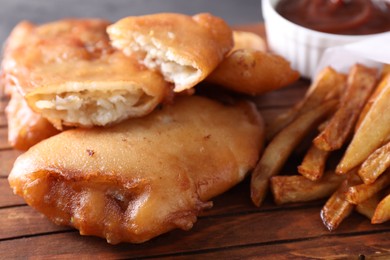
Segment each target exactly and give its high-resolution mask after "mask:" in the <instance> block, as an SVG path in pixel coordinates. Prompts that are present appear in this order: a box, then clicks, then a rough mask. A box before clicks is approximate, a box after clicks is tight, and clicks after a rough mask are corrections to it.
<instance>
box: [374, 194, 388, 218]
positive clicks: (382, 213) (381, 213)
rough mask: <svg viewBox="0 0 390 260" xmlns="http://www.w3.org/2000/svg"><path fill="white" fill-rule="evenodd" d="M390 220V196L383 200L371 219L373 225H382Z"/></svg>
mask: <svg viewBox="0 0 390 260" xmlns="http://www.w3.org/2000/svg"><path fill="white" fill-rule="evenodd" d="M389 219H390V195H387V196H386V197H385V198H384V199H382V200H381V201H380V202H379V204H378V206H377V207H376V209H375V212H374V216H372V218H371V223H372V224H380V223H383V222H386V221H387V220H389Z"/></svg>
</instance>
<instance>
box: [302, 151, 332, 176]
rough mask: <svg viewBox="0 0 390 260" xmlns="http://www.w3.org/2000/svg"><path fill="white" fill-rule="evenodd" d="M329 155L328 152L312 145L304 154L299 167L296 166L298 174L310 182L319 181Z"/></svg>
mask: <svg viewBox="0 0 390 260" xmlns="http://www.w3.org/2000/svg"><path fill="white" fill-rule="evenodd" d="M329 155H330V152H329V151H324V150H321V149H318V147H317V146H315V145H314V144H312V145H311V146H310V148H309V150H308V151H307V152H306V154H305V157H304V158H303V161H302V163H301V165H299V166H298V172H299V173H300V174H301V175H302V176H304V177H306V178H307V179H309V180H312V181H316V180H319V179H321V177H322V175H323V174H324V171H325V166H326V161H327V159H328V157H329Z"/></svg>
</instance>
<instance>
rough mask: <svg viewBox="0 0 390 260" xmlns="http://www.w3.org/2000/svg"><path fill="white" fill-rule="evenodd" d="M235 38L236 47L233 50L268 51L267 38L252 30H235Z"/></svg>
mask: <svg viewBox="0 0 390 260" xmlns="http://www.w3.org/2000/svg"><path fill="white" fill-rule="evenodd" d="M233 40H234V47H233V49H232V52H233V51H235V50H239V49H253V50H258V51H267V43H266V41H265V39H263V38H262V37H260V35H258V34H255V33H252V32H246V31H233Z"/></svg>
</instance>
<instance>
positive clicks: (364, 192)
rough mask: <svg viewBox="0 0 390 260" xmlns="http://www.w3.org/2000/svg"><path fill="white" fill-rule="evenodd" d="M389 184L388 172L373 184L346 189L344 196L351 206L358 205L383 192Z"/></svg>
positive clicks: (389, 176) (389, 173)
mask: <svg viewBox="0 0 390 260" xmlns="http://www.w3.org/2000/svg"><path fill="white" fill-rule="evenodd" d="M389 184H390V172H386V173H385V174H382V176H381V177H379V178H378V179H377V180H376V181H375V182H374V183H371V184H359V185H356V186H351V187H349V188H348V190H347V192H346V194H345V196H346V199H347V200H348V201H349V202H350V203H352V204H359V203H361V202H363V201H365V200H366V199H368V198H370V197H372V196H373V195H374V194H376V193H378V192H379V191H381V190H383V189H384V188H386V187H387V186H389Z"/></svg>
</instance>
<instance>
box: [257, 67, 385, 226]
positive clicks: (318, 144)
mask: <svg viewBox="0 0 390 260" xmlns="http://www.w3.org/2000/svg"><path fill="white" fill-rule="evenodd" d="M310 136H315V138H314V139H313V140H310V141H311V142H310V147H309V148H308V149H307V150H305V155H304V156H303V159H302V162H301V164H300V165H298V166H297V173H296V174H295V175H291V174H288V175H287V174H285V173H283V172H281V171H282V169H283V167H284V165H285V163H286V161H287V160H288V159H289V157H290V156H291V154H292V153H293V151H294V150H295V149H297V148H298V147H299V146H300V145H301V144H302V142H303V141H304V139H305V138H307V137H310ZM267 141H268V144H267V146H266V148H265V150H264V153H263V155H262V157H261V159H260V160H259V162H258V164H257V166H256V168H255V170H254V171H253V173H252V178H251V198H252V201H253V203H254V204H255V205H256V206H261V204H262V203H263V200H264V198H265V196H266V195H267V192H268V190H271V191H272V194H273V197H274V200H275V203H277V204H284V203H293V202H305V201H311V200H318V199H324V198H328V200H327V201H326V203H325V205H324V206H323V208H322V210H321V213H320V215H321V219H322V221H323V223H324V225H325V226H326V227H327V228H328V229H329V230H335V229H336V228H337V227H338V226H339V225H340V223H341V222H342V221H343V220H344V219H345V218H346V217H348V215H349V214H350V213H351V212H352V211H353V210H356V211H358V212H359V213H361V214H363V215H365V216H367V217H368V218H369V219H370V220H371V223H383V222H385V221H387V220H389V219H390V169H389V167H390V65H385V66H384V69H383V72H382V73H381V74H380V73H378V71H377V70H376V69H373V68H368V67H365V66H363V65H359V64H356V65H355V66H353V67H352V68H351V70H350V71H349V73H348V75H344V74H341V73H338V72H336V71H335V70H333V69H332V68H330V67H328V68H325V69H324V70H323V71H322V72H321V73H320V74H319V75H318V76H317V78H316V80H315V81H314V82H313V83H312V85H311V86H310V87H309V89H308V91H307V93H306V95H305V96H304V98H303V99H302V100H301V101H300V102H299V103H297V104H296V105H295V106H294V107H293V108H291V109H290V110H289V111H287V112H286V113H284V114H281V115H280V116H278V117H277V118H275V120H274V121H273V122H271V123H270V124H269V125H268V127H267ZM332 153H335V154H336V155H337V154H342V156H341V157H342V158H340V156H338V157H337V156H336V158H337V159H338V160H339V161H337V163H338V164H337V166H330V163H329V162H328V161H329V156H330V155H331V154H332ZM340 159H341V160H340Z"/></svg>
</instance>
